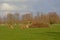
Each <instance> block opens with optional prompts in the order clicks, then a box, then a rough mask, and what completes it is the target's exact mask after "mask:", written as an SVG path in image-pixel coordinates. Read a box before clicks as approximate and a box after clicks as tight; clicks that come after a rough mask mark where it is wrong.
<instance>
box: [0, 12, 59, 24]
mask: <svg viewBox="0 0 60 40" xmlns="http://www.w3.org/2000/svg"><path fill="white" fill-rule="evenodd" d="M28 22H33V23H35V22H43V23H48V24H59V23H60V16H59V15H58V14H57V13H56V12H49V13H48V14H45V13H36V15H35V16H33V13H26V14H23V15H22V16H20V13H15V14H12V13H8V14H7V16H6V17H5V18H1V17H0V24H20V23H28Z"/></svg>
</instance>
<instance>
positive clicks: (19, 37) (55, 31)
mask: <svg viewBox="0 0 60 40" xmlns="http://www.w3.org/2000/svg"><path fill="white" fill-rule="evenodd" d="M0 40H60V24H54V25H51V26H50V28H28V29H20V28H18V27H16V28H15V29H9V28H7V27H6V26H0Z"/></svg>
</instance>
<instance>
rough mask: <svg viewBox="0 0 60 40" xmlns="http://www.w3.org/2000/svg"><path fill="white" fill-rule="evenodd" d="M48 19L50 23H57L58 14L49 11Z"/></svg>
mask: <svg viewBox="0 0 60 40" xmlns="http://www.w3.org/2000/svg"><path fill="white" fill-rule="evenodd" d="M49 20H50V23H51V24H54V23H59V22H60V21H59V16H58V15H57V13H56V12H50V13H49Z"/></svg>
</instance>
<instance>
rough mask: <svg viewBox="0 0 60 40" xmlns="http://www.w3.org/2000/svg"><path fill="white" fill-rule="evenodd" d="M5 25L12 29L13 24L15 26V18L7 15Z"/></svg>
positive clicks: (9, 14) (10, 14)
mask: <svg viewBox="0 0 60 40" xmlns="http://www.w3.org/2000/svg"><path fill="white" fill-rule="evenodd" d="M7 24H8V26H9V27H11V28H13V26H12V25H13V24H15V17H14V15H13V14H12V13H8V14H7Z"/></svg>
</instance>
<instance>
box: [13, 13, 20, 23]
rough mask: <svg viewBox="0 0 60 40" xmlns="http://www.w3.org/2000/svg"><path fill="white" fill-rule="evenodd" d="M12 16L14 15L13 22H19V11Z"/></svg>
mask: <svg viewBox="0 0 60 40" xmlns="http://www.w3.org/2000/svg"><path fill="white" fill-rule="evenodd" d="M14 16H15V22H16V24H18V23H19V22H20V15H19V13H15V14H14Z"/></svg>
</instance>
